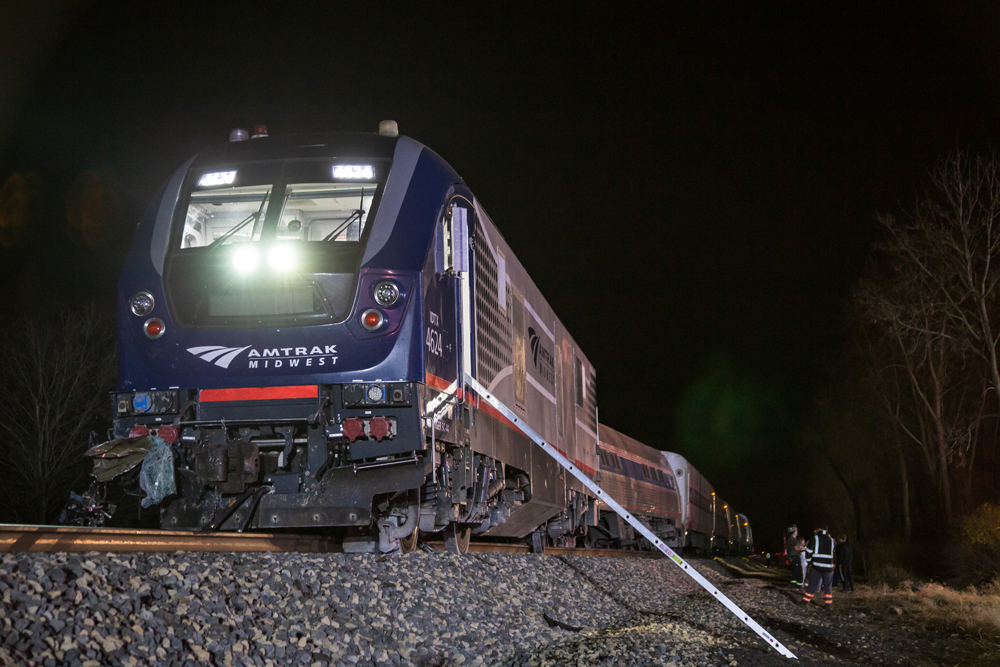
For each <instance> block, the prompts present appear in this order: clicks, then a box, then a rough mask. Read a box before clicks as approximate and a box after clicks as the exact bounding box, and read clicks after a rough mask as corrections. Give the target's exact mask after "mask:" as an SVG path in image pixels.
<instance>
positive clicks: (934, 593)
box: [702, 559, 1000, 667]
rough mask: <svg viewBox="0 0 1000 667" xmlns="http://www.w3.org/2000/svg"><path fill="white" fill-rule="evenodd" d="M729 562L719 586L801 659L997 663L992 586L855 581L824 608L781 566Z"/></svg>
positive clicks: (999, 650) (999, 648)
mask: <svg viewBox="0 0 1000 667" xmlns="http://www.w3.org/2000/svg"><path fill="white" fill-rule="evenodd" d="M727 560H728V562H726V563H720V562H718V561H716V562H715V563H714V566H713V569H714V570H716V571H717V572H719V573H720V574H721V573H722V572H724V571H726V570H728V571H729V574H730V575H731V577H732V578H727V579H722V580H721V582H720V583H721V584H722V586H720V588H721V589H722V590H723V592H724V593H726V595H728V596H729V597H730V598H732V599H733V601H734V602H736V603H737V604H740V605H741V606H743V608H744V609H746V610H747V611H750V612H751V613H752V614H754V615H755V618H756V619H757V620H758V621H759V622H760V623H761V624H762V625H763V626H764V627H766V628H767V629H768V630H770V631H771V632H772V633H773V634H774V635H775V637H776V638H777V639H778V640H779V641H782V642H783V643H785V645H786V646H787V647H788V648H789V649H790V650H791V651H792V652H793V653H795V654H796V655H797V656H798V657H799V658H800V660H801V661H802V663H803V664H805V663H812V662H823V663H826V664H830V663H834V664H837V663H839V664H860V665H916V666H925V665H926V666H930V665H947V666H949V667H957V666H967V667H986V666H987V665H991V666H994V665H1000V642H998V639H997V635H996V634H995V633H992V632H991V629H992V628H995V625H991V624H993V623H995V620H996V618H998V615H1000V597H998V596H996V595H993V594H992V593H993V592H992V591H989V592H987V593H985V594H984V593H978V592H974V591H964V592H959V591H952V590H949V589H945V588H943V587H941V586H936V587H935V586H934V585H930V586H928V585H926V584H924V585H920V586H917V585H910V584H907V585H906V587H904V588H897V589H889V588H888V587H885V586H882V587H877V586H864V585H858V586H857V588H856V591H855V592H854V593H843V592H841V591H840V590H839V589H835V590H834V603H833V609H832V610H829V611H828V610H826V609H825V608H823V604H822V603H816V602H813V603H811V604H808V605H807V604H802V603H801V599H802V593H801V589H799V588H792V587H791V586H789V585H788V584H787V583H785V582H786V581H787V573H786V572H785V571H783V570H777V571H776V570H771V571H767V570H764V568H762V567H757V566H754V565H753V564H752V563H750V564H748V563H747V562H746V561H743V559H727ZM702 562H703V563H707V562H706V561H702ZM722 566H725V569H724V568H723V567H722ZM740 570H743V572H740ZM820 597H822V596H820ZM984 619H985V620H984ZM742 657H744V658H745V659H744V660H739V659H738V662H739V664H740V665H748V664H758V663H759V662H760V661H759V660H755V659H754V657H753V656H751V655H749V654H745V655H744V656H742ZM781 662H785V661H784V660H783V659H779V660H778V661H776V662H775V664H779V663H781ZM785 664H787V662H785Z"/></svg>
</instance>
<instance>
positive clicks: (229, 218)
mask: <svg viewBox="0 0 1000 667" xmlns="http://www.w3.org/2000/svg"><path fill="white" fill-rule="evenodd" d="M270 190H271V186H270V185H248V186H245V187H238V188H225V189H222V190H204V191H201V192H192V193H191V203H190V204H188V210H187V215H186V216H185V218H184V233H183V234H181V245H180V247H181V248H200V247H202V246H207V245H210V244H212V243H214V242H215V241H217V240H219V239H221V238H222V237H224V236H225V235H226V234H230V233H231V234H230V236H229V237H228V238H226V239H225V240H224V241H223V242H222V243H223V245H225V244H229V243H235V242H238V241H255V240H257V239H259V238H260V232H261V228H262V226H263V220H262V219H259V217H262V216H257V212H258V211H260V210H262V209H263V208H264V207H263V206H261V204H262V203H264V204H265V205H266V201H265V199H266V198H267V197H268V193H269V192H270ZM241 225H242V226H241ZM237 227H238V229H236V228H237ZM234 229H235V231H233V230H234Z"/></svg>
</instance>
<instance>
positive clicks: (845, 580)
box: [836, 533, 854, 593]
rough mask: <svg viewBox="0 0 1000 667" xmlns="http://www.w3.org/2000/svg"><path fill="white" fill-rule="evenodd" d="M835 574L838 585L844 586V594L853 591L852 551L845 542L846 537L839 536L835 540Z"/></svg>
mask: <svg viewBox="0 0 1000 667" xmlns="http://www.w3.org/2000/svg"><path fill="white" fill-rule="evenodd" d="M836 554H837V572H838V573H839V574H840V583H841V584H843V586H844V592H845V593H851V592H853V591H854V571H853V567H852V565H853V560H854V549H853V548H852V547H851V544H850V543H849V542H848V541H847V535H846V534H844V533H841V534H840V537H838V538H837V551H836Z"/></svg>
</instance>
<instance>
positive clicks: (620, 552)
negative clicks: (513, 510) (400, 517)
mask: <svg viewBox="0 0 1000 667" xmlns="http://www.w3.org/2000/svg"><path fill="white" fill-rule="evenodd" d="M424 544H425V545H426V546H428V547H430V548H431V549H433V550H435V551H444V550H445V548H444V542H424ZM469 553H479V554H490V553H492V554H528V553H532V551H531V549H530V547H528V545H526V544H509V543H504V542H469ZM544 555H545V556H597V557H605V558H654V559H655V558H663V557H664V556H663V554H661V553H660V552H658V551H638V550H631V549H581V548H577V547H545V551H544Z"/></svg>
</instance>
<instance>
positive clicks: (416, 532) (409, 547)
mask: <svg viewBox="0 0 1000 667" xmlns="http://www.w3.org/2000/svg"><path fill="white" fill-rule="evenodd" d="M419 537H420V528H419V527H417V528H414V529H413V532H412V533H410V534H409V535H407V536H406V537H401V538H399V550H400V552H402V553H404V554H412V553H413V552H414V551H416V550H417V543H418V542H419V539H418V538H419Z"/></svg>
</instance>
